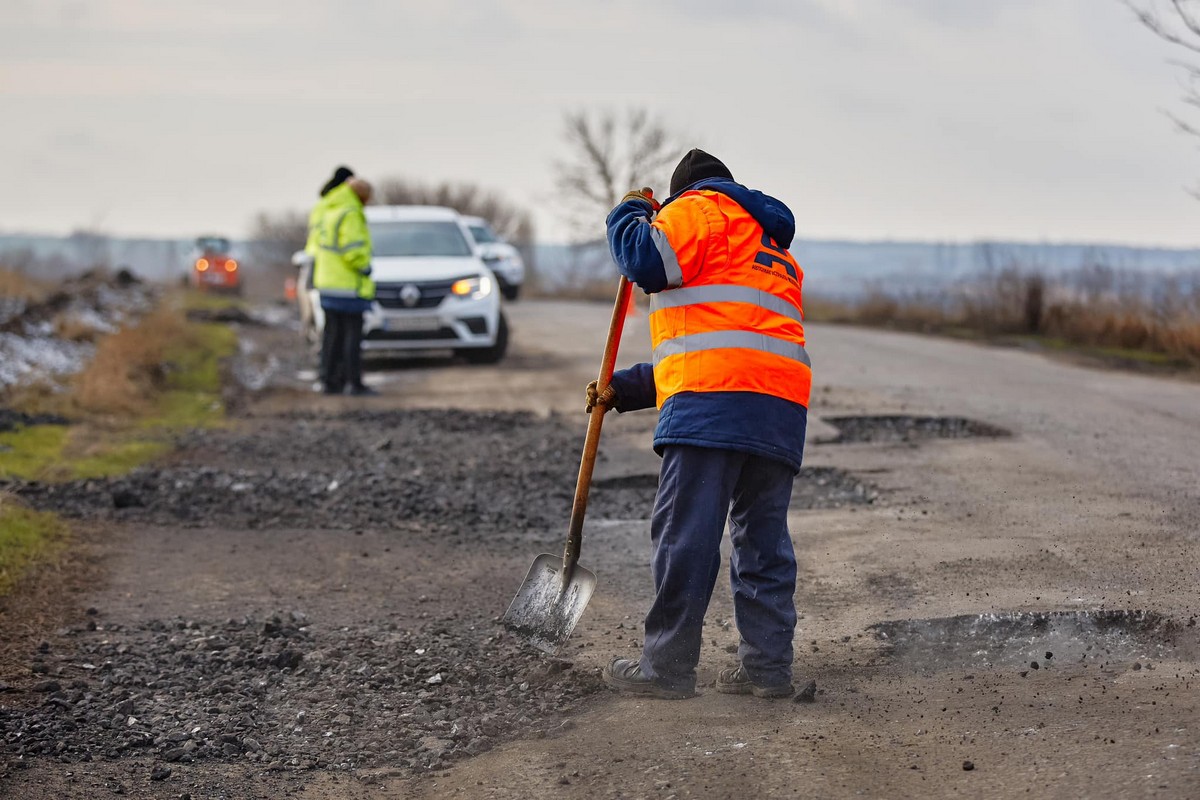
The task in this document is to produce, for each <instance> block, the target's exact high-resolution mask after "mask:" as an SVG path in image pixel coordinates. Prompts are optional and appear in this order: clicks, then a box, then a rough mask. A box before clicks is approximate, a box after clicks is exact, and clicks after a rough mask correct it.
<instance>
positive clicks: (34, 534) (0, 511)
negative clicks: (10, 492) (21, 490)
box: [0, 496, 67, 595]
mask: <svg viewBox="0 0 1200 800" xmlns="http://www.w3.org/2000/svg"><path fill="white" fill-rule="evenodd" d="M66 539H67V526H66V525H64V524H63V522H62V521H61V520H60V519H59V518H58V517H56V516H55V515H54V514H50V513H47V512H44V511H32V510H30V509H28V508H25V507H24V506H20V505H17V504H16V503H15V502H13V501H12V500H11V499H8V498H5V497H2V496H0V595H5V594H7V593H8V591H9V590H10V589H11V588H12V586H13V584H14V583H16V581H17V579H18V578H20V576H21V574H22V572H23V571H24V570H25V568H26V567H28V566H29V565H30V564H32V563H34V562H35V561H41V560H45V559H47V558H50V557H52V556H54V555H55V554H56V553H57V552H59V550H61V548H62V547H63V545H64V544H65V543H66Z"/></svg>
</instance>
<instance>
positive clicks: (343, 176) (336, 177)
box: [321, 167, 354, 197]
mask: <svg viewBox="0 0 1200 800" xmlns="http://www.w3.org/2000/svg"><path fill="white" fill-rule="evenodd" d="M353 177H354V170H352V169H350V168H349V167H338V168H337V169H335V170H334V171H333V177H332V178H330V179H329V182H328V183H326V184H325V185H324V186H322V187H321V197H324V196H325V195H327V194H329V193H330V192H332V191H333V190H334V189H336V188H337V187H339V186H341V185H342V184H343V183H345V182H346V181H347V180H349V179H350V178H353Z"/></svg>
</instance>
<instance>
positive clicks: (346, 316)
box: [320, 309, 363, 393]
mask: <svg viewBox="0 0 1200 800" xmlns="http://www.w3.org/2000/svg"><path fill="white" fill-rule="evenodd" d="M362 327H363V315H362V312H357V313H347V312H345V311H331V310H329V309H325V331H324V333H323V335H322V338H321V366H320V372H321V383H322V384H324V386H325V391H327V392H333V393H341V392H342V390H344V389H345V388H346V387H347V386H349V387H350V388H352V389H353V388H355V387H358V386H362V385H363V382H362Z"/></svg>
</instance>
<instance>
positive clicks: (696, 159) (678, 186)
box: [671, 148, 733, 197]
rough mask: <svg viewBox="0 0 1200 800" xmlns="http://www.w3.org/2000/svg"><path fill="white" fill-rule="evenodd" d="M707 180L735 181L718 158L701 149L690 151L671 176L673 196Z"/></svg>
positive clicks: (727, 168)
mask: <svg viewBox="0 0 1200 800" xmlns="http://www.w3.org/2000/svg"><path fill="white" fill-rule="evenodd" d="M705 178H728V179H729V180H733V173H732V172H730V171H729V167H727V166H725V165H724V164H722V163H721V159H719V158H717V157H716V156H713V155H709V154H708V153H706V152H704V151H703V150H700V149H699V148H695V149H692V150H689V151H688V153H687V155H685V156H684V157H683V158H682V159H680V161H679V166H677V167H676V168H675V172H674V173H672V175H671V196H672V197H674V196H675V195H677V194H679V193H680V192H682V191H683V190H684V189H686V188H687V187H689V186H691V185H692V184H693V183H695V182H696V181H699V180H704V179H705Z"/></svg>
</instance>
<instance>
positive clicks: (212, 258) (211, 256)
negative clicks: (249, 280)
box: [189, 236, 242, 294]
mask: <svg viewBox="0 0 1200 800" xmlns="http://www.w3.org/2000/svg"><path fill="white" fill-rule="evenodd" d="M232 250H233V247H232V245H231V243H230V241H229V240H228V239H226V238H224V237H222V236H200V237H198V238H197V239H196V243H195V246H194V248H193V251H192V253H193V257H192V266H191V273H190V275H189V283H190V284H191V286H192V287H193V288H195V289H199V290H200V291H202V292H214V291H215V292H229V293H231V294H241V293H242V275H241V269H242V266H241V264H239V263H238V262H237V259H235V258H234V257H233V256H232V255H231V253H232Z"/></svg>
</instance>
